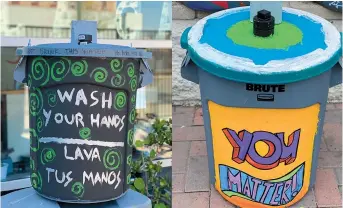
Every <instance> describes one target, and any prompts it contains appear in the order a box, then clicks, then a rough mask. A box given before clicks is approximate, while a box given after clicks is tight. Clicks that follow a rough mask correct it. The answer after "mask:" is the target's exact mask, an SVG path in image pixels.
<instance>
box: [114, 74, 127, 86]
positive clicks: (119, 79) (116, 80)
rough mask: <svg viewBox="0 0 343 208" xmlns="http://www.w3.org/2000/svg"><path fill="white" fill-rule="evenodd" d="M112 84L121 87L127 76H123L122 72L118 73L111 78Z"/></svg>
mask: <svg viewBox="0 0 343 208" xmlns="http://www.w3.org/2000/svg"><path fill="white" fill-rule="evenodd" d="M111 84H112V85H113V86H114V87H121V86H123V85H124V84H125V77H124V76H121V75H120V74H116V75H115V76H113V77H112V78H111Z"/></svg>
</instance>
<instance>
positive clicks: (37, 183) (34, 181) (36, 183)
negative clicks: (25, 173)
mask: <svg viewBox="0 0 343 208" xmlns="http://www.w3.org/2000/svg"><path fill="white" fill-rule="evenodd" d="M31 185H32V187H33V188H34V189H41V188H42V177H41V175H40V173H39V172H37V173H35V172H33V173H32V174H31Z"/></svg>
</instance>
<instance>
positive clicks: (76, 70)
mask: <svg viewBox="0 0 343 208" xmlns="http://www.w3.org/2000/svg"><path fill="white" fill-rule="evenodd" d="M87 70H88V64H87V61H85V60H82V61H76V62H74V63H73V64H72V65H71V73H73V75H74V76H77V77H79V76H82V75H84V74H85V73H86V72H87Z"/></svg>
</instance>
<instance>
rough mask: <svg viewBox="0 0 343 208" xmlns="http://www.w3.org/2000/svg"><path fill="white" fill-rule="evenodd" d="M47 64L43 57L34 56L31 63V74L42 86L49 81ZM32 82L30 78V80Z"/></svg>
mask: <svg viewBox="0 0 343 208" xmlns="http://www.w3.org/2000/svg"><path fill="white" fill-rule="evenodd" d="M49 71H50V69H49V64H48V62H47V61H46V60H45V59H44V58H43V57H36V58H35V59H34V60H33V61H32V64H31V75H32V77H33V79H34V80H36V81H38V82H40V83H41V84H40V85H41V86H44V85H45V84H46V83H47V82H48V81H49ZM31 84H32V80H31Z"/></svg>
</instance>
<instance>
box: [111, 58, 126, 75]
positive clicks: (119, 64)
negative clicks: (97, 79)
mask: <svg viewBox="0 0 343 208" xmlns="http://www.w3.org/2000/svg"><path fill="white" fill-rule="evenodd" d="M123 62H124V61H122V60H120V59H113V60H112V61H111V64H110V65H111V69H112V71H113V72H114V73H117V72H120V71H121V70H122V69H123Z"/></svg>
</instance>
